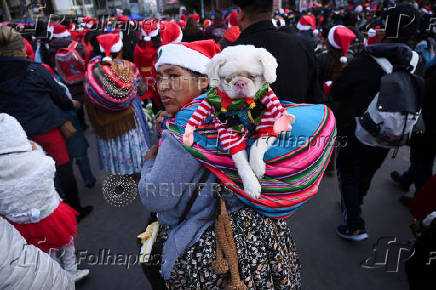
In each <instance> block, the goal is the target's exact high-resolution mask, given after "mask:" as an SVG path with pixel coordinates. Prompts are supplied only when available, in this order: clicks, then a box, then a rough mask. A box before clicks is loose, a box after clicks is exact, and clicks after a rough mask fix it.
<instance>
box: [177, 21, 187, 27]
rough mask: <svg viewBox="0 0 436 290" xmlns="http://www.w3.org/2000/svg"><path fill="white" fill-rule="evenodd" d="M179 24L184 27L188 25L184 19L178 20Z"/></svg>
mask: <svg viewBox="0 0 436 290" xmlns="http://www.w3.org/2000/svg"><path fill="white" fill-rule="evenodd" d="M177 25H178V26H180V27H182V28H185V27H186V22H185V21H183V20H179V21H177Z"/></svg>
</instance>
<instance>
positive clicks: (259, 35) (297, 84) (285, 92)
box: [232, 20, 324, 103]
mask: <svg viewBox="0 0 436 290" xmlns="http://www.w3.org/2000/svg"><path fill="white" fill-rule="evenodd" d="M239 44H252V45H254V46H256V47H263V48H265V49H266V50H268V51H269V52H270V53H271V54H272V55H273V56H274V57H275V58H276V59H277V62H278V64H279V66H278V68H277V80H276V81H275V82H274V83H273V84H272V85H271V87H272V89H273V90H274V92H275V94H276V95H277V97H278V98H279V99H281V100H288V101H292V102H295V103H322V102H323V100H324V95H323V93H322V91H321V89H320V87H319V83H318V76H317V69H316V61H315V56H314V53H313V52H311V51H308V50H307V49H306V48H305V45H304V43H303V41H302V40H301V39H299V38H298V37H296V36H293V35H290V34H289V33H285V32H280V31H278V30H277V29H276V28H275V27H274V26H273V24H272V23H271V21H270V20H268V21H267V20H265V21H260V22H257V23H255V24H253V25H251V26H250V27H248V28H246V29H245V30H244V31H243V32H242V33H241V35H240V36H239V38H238V40H237V41H235V42H234V43H232V45H239Z"/></svg>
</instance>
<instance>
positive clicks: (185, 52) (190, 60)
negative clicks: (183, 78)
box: [155, 39, 221, 74]
mask: <svg viewBox="0 0 436 290" xmlns="http://www.w3.org/2000/svg"><path fill="white" fill-rule="evenodd" d="M220 52H221V50H220V48H219V46H218V45H217V44H216V43H215V41H213V40H211V39H208V40H200V41H194V42H179V43H171V44H167V45H163V46H161V47H160V48H159V50H158V53H157V55H158V60H157V62H156V65H155V67H156V69H158V68H159V66H161V65H165V64H169V65H178V66H181V67H183V68H186V69H189V70H191V71H195V72H199V73H201V74H206V66H207V64H208V63H209V61H210V60H211V59H212V57H213V56H214V55H215V54H217V53H220Z"/></svg>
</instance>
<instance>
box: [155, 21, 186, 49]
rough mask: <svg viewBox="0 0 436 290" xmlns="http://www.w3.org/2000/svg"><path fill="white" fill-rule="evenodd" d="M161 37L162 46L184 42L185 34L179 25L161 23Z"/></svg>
mask: <svg viewBox="0 0 436 290" xmlns="http://www.w3.org/2000/svg"><path fill="white" fill-rule="evenodd" d="M160 27H161V29H160V37H161V39H162V45H165V44H169V43H177V42H180V41H182V38H183V32H182V29H181V28H180V26H179V25H177V24H176V23H174V22H169V21H162V22H161V23H160Z"/></svg>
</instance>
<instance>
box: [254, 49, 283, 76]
mask: <svg viewBox="0 0 436 290" xmlns="http://www.w3.org/2000/svg"><path fill="white" fill-rule="evenodd" d="M257 51H258V54H257V58H258V61H259V62H260V63H261V64H262V66H263V77H264V78H265V81H266V82H268V83H270V84H271V83H273V82H275V81H276V79H277V74H276V70H277V67H278V63H277V60H276V59H275V57H274V56H272V54H271V53H269V52H268V51H267V50H266V49H265V48H257Z"/></svg>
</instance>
